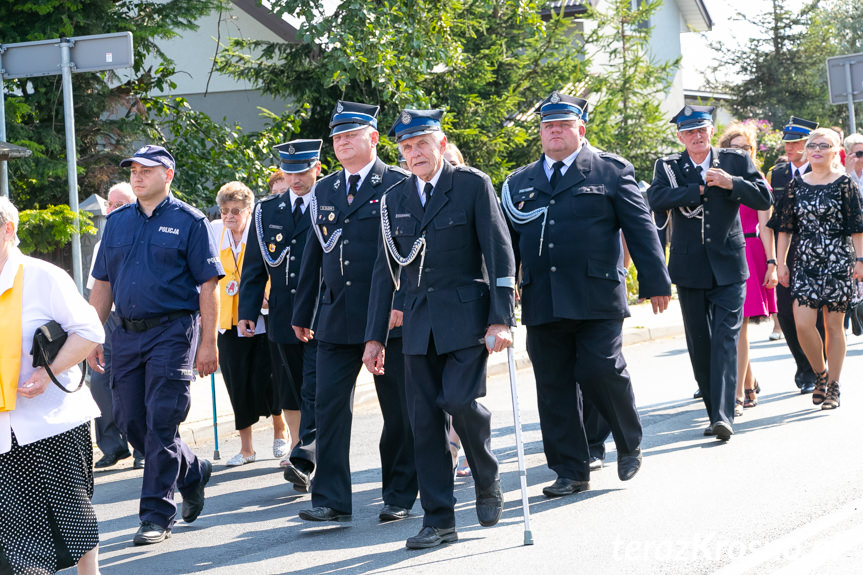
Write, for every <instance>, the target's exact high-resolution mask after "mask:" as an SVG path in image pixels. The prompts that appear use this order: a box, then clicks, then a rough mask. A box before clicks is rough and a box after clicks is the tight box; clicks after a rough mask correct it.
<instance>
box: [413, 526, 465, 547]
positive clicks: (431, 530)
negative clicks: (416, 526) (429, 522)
mask: <svg viewBox="0 0 863 575" xmlns="http://www.w3.org/2000/svg"><path fill="white" fill-rule="evenodd" d="M453 541H458V533H456V532H455V527H445V528H444V527H428V526H427V527H423V528H422V529H420V532H419V533H417V534H416V535H414V536H413V537H408V540H407V541H405V547H407V548H408V549H428V548H429V547H437V546H438V545H440V544H441V543H452V542H453Z"/></svg>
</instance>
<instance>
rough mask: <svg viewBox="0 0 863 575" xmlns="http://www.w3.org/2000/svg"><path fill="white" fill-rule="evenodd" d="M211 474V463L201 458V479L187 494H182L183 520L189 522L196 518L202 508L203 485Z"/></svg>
mask: <svg viewBox="0 0 863 575" xmlns="http://www.w3.org/2000/svg"><path fill="white" fill-rule="evenodd" d="M212 474H213V464H212V463H210V462H209V461H207V460H206V459H202V460H201V481H199V482H198V485H197V486H196V487H195V490H194V491H193V492H192V493H190V494H189V495H188V496H183V521H185V522H186V523H191V522H192V521H194V520H195V519H197V518H198V515H200V514H201V511H203V509H204V487H206V486H207V483H208V482H209V481H210V475H212Z"/></svg>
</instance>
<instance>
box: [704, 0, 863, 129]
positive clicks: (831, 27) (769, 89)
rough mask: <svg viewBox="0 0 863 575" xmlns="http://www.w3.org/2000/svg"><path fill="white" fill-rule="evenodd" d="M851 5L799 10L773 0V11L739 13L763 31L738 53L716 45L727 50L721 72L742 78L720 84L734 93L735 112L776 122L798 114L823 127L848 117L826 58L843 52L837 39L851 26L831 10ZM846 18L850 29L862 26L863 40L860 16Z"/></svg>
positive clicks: (843, 0) (812, 6) (821, 5)
mask: <svg viewBox="0 0 863 575" xmlns="http://www.w3.org/2000/svg"><path fill="white" fill-rule="evenodd" d="M845 4H850V3H849V2H847V1H846V0H841V1H840V2H836V1H834V2H821V3H819V2H810V3H809V4H807V5H805V6H804V7H803V8H802V9H801V10H800V11H799V12H796V13H795V12H794V11H792V10H790V9H789V8H788V7H787V6H786V2H784V1H783V0H772V1H771V7H770V10H769V11H767V12H764V13H761V14H759V15H757V16H754V17H751V18H750V17H748V16H745V15H743V14H739V15H738V17H739V18H740V19H742V20H745V21H747V22H750V23H751V24H753V25H755V26H757V27H758V28H759V29H760V30H761V32H762V33H761V34H760V35H759V36H757V37H755V38H753V39H751V40H749V42H748V43H747V44H746V45H745V46H744V47H743V48H741V49H739V50H736V51H728V50H726V49H724V48H722V47H719V46H715V47H714V49H716V50H717V52H718V53H720V54H722V57H721V59H720V66H719V70H720V71H724V72H730V73H732V74H734V75H736V76H738V77H740V78H742V79H741V80H740V81H728V82H724V83H720V84H718V85H717V86H716V87H717V88H718V89H719V90H720V91H723V92H727V93H728V94H731V95H732V96H733V97H734V100H733V102H732V103H731V106H730V107H731V110H732V111H733V112H734V113H735V115H737V116H738V117H744V118H745V117H753V118H763V119H766V120H768V121H770V122H771V123H772V124H773V125H776V126H781V125H783V124H785V123H786V122H787V121H788V118H789V117H790V116H792V115H794V116H799V117H803V118H807V119H811V120H816V121H818V122H820V123H821V124H822V125H831V124H835V123H839V122H841V121H842V119H843V116H844V115H846V114H845V113H844V111H843V110H841V109H840V107H838V106H831V105H830V104H829V98H828V90H827V72H826V67H825V60H826V58H828V57H830V56H835V55H836V54H837V53H838V52H837V50H838V42H837V41H836V40H837V38H839V37H840V36H841V34H842V33H841V32H840V30H843V29H844V28H845V27H846V25H845V24H844V23H843V24H841V25H840V24H839V21H838V20H835V19H834V17H835V16H831V12H830V11H831V10H833V11H835V10H838V8H837V7H839V6H840V5H845ZM855 4H859V3H855ZM845 9H846V10H847V9H854V10H859V7H856V8H851V7H850V6H848V7H846V8H845ZM841 21H842V22H845V21H847V22H848V24H847V26H848V27H849V30H850V29H854V28H855V27H856V31H855V33H856V38H858V40H857V41H858V42H859V38H860V35H861V33H860V31H859V20H858V21H857V22H856V23H855V22H854V21H852V20H848V18H847V14H843V15H842V17H841Z"/></svg>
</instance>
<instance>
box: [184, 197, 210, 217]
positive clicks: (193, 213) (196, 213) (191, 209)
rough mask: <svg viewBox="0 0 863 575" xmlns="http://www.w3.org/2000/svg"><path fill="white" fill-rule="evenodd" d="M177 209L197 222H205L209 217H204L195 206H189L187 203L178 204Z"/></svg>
mask: <svg viewBox="0 0 863 575" xmlns="http://www.w3.org/2000/svg"><path fill="white" fill-rule="evenodd" d="M177 207H178V208H180V209H181V210H182V211H184V212H186V213H187V214H189V215H190V216H192V217H193V218H195V219H196V220H204V219H207V216H206V215H204V212H202V211H201V210H199V209H198V208H196V207H195V206H192V205H189V204H187V203H186V202H183V201H179V202H177Z"/></svg>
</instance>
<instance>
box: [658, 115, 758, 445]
mask: <svg viewBox="0 0 863 575" xmlns="http://www.w3.org/2000/svg"><path fill="white" fill-rule="evenodd" d="M713 109H714V108H713V107H712V106H686V107H684V108H683V109H682V110H681V111H680V112H678V113H677V115H676V116H674V118H672V120H671V121H672V122H673V123H676V124H677V138H678V139H679V140H680V142H681V143H682V144H683V145H684V146H685V147H686V150H685V151H683V152H680V153H676V154H671V155H668V156H665V157H664V158H660V159H659V160H657V161H656V165H655V167H654V173H653V183H652V184H651V185H650V188H649V189H648V190H647V196H648V200H649V201H650V205H651V207H652V208H653V209H654V210H671V218H672V223H671V225H672V228H671V230H672V231H671V249H670V254H671V255H670V261H669V264H668V267H669V272H670V273H671V281H673V282H674V283H675V284H677V294H678V297H679V298H680V309H681V312H682V313H683V326H684V329H685V331H686V346H687V347H688V348H689V357H690V360H691V361H692V370H693V372H694V374H695V380H696V381H697V382H698V387H699V389H700V390H701V395H702V400H703V401H704V405H705V407H706V408H707V414H708V416H709V418H710V426H709V427H708V428H707V429H706V430H705V431H704V434H705V435H707V436H711V435H712V436H716V437H717V438H718V439H720V440H722V441H728V440H729V439H730V438H731V435H732V434H733V433H734V431H733V428H732V423H733V422H734V403H735V399H736V398H735V393H736V389H737V337H738V335H739V334H740V326H741V324H742V322H743V300H744V298H745V295H746V278H747V277H748V276H749V268H748V266H747V264H746V251H745V246H746V244H745V240H744V238H743V231H742V228H741V225H740V216H739V211H740V204H743V205H745V206H749V207H750V208H752V209H753V210H766V209H768V208H769V207H770V204H771V202H772V196H771V194H770V191H769V190H768V188H767V184H766V183H765V182H764V179H763V178H762V177H761V175H760V174H759V173H758V169H757V168H756V167H755V165H754V164H753V163H752V160H751V158H750V157H749V154H747V153H746V152H745V151H743V150H737V149H716V148H712V147H711V145H710V138H711V137H712V136H713Z"/></svg>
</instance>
